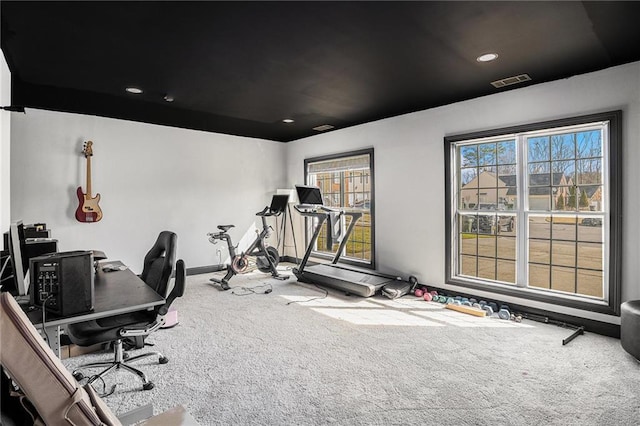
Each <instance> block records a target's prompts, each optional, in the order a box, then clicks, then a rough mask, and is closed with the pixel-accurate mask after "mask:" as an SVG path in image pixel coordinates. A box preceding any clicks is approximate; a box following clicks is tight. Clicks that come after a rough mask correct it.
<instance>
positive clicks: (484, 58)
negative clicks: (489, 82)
mask: <svg viewBox="0 0 640 426" xmlns="http://www.w3.org/2000/svg"><path fill="white" fill-rule="evenodd" d="M497 58H498V54H497V53H485V54H484V55H480V56H478V57H477V58H476V61H478V62H490V61H493V60H495V59H497Z"/></svg>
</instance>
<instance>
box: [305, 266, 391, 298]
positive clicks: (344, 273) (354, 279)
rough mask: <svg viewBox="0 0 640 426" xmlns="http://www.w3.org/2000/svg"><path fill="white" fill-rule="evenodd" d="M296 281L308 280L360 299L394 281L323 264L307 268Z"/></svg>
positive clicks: (371, 294) (389, 278)
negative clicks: (354, 295)
mask: <svg viewBox="0 0 640 426" xmlns="http://www.w3.org/2000/svg"><path fill="white" fill-rule="evenodd" d="M298 279H299V280H300V281H306V280H309V281H311V282H315V283H318V284H320V285H326V286H327V287H332V288H336V289H338V290H343V291H345V292H347V293H352V294H356V295H358V296H362V297H370V296H373V295H374V294H376V293H377V292H378V290H380V289H381V288H382V286H384V285H385V284H389V283H390V282H393V281H395V279H394V278H391V277H385V276H380V275H371V274H367V273H363V272H359V271H354V270H351V269H346V268H344V267H342V266H334V265H325V264H320V265H313V266H307V267H306V268H304V271H303V272H302V276H299V277H298Z"/></svg>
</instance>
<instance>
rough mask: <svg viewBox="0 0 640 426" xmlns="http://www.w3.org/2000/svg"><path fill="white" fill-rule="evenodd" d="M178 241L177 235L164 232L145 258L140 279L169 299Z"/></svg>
mask: <svg viewBox="0 0 640 426" xmlns="http://www.w3.org/2000/svg"><path fill="white" fill-rule="evenodd" d="M177 240H178V236H177V235H176V234H175V233H173V232H171V231H162V232H161V233H160V235H158V239H157V240H156V242H155V244H154V245H153V247H151V250H149V252H148V253H147V255H146V256H145V257H144V265H143V269H142V274H140V278H142V281H144V282H145V283H147V285H148V286H149V287H151V288H152V289H154V290H155V292H156V293H158V294H159V295H160V296H162V297H167V285H168V283H169V278H171V272H173V265H174V263H175V259H176V246H177Z"/></svg>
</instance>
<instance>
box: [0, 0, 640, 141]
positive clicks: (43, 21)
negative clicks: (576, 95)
mask: <svg viewBox="0 0 640 426" xmlns="http://www.w3.org/2000/svg"><path fill="white" fill-rule="evenodd" d="M0 8H1V9H0V13H1V19H2V51H3V52H4V55H5V57H6V60H7V63H8V65H9V68H10V70H11V73H12V104H13V105H19V106H25V107H33V108H43V109H50V110H57V111H69V112H78V113H84V114H93V115H100V116H106V117H114V118H121V119H128V120H135V121H142V122H147V123H156V124H164V125H169V126H176V127H184V128H190V129H198V130H205V131H211V132H220V133H226V134H233V135H243V136H251V137H258V138H264V139H270V140H276V141H283V142H286V141H291V140H295V139H299V138H302V137H305V136H309V135H314V134H318V131H316V130H313V128H314V127H317V126H321V125H325V124H328V125H331V126H334V128H336V129H338V128H344V127H348V126H352V125H355V124H360V123H365V122H369V121H373V120H377V119H381V118H385V117H391V116H395V115H399V114H403V113H407V112H412V111H418V110H423V109H427V108H432V107H436V106H440V105H446V104H450V103H452V102H457V101H462V100H465V99H471V98H476V97H478V96H483V95H489V94H492V93H496V92H500V91H504V90H509V89H512V88H519V87H523V86H525V85H527V84H537V83H541V82H545V81H550V80H556V79H561V78H567V77H570V76H572V75H576V74H582V73H585V72H590V71H595V70H599V69H604V68H608V67H611V66H615V65H619V64H624V63H627V62H633V61H637V60H640V43H638V40H640V24H639V22H640V2H609V1H605V2H577V1H568V2H537V1H535V2H522V1H518V2H457V1H453V2H435V1H431V2H363V1H358V2H241V1H237V2H203V1H199V2H184V1H183V2H177V1H176V2H170V1H165V2H149V1H144V2H121V1H117V2H115V1H114V2H93V1H92V2H88V1H87V2H76V1H74V2H52V1H46V2H31V1H19V2H14V1H6V0H3V1H2V2H0ZM487 52H496V53H498V55H499V57H498V59H497V60H495V61H493V62H488V63H481V62H478V61H476V58H477V57H478V56H479V55H480V54H483V53H487ZM521 74H528V75H529V76H530V77H531V81H528V82H523V83H519V84H515V85H511V86H506V87H503V88H499V89H496V88H495V87H494V86H492V85H491V82H493V81H495V80H499V79H504V78H507V77H512V76H516V75H521ZM130 86H135V87H139V88H141V89H143V90H144V93H142V94H138V95H134V94H130V93H127V92H125V88H126V87H130ZM166 95H169V96H171V97H173V99H174V101H173V102H171V103H169V102H166V101H165V100H164V99H163V98H164V97H165V96H166ZM284 118H292V119H294V120H295V122H294V123H292V124H285V123H283V122H282V120H283V119H284Z"/></svg>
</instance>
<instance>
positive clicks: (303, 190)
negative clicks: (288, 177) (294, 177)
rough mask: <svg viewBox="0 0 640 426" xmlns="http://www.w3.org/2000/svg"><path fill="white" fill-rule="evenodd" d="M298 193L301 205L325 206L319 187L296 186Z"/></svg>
mask: <svg viewBox="0 0 640 426" xmlns="http://www.w3.org/2000/svg"><path fill="white" fill-rule="evenodd" d="M296 192H297V193H298V200H300V204H319V205H322V204H323V202H322V193H321V192H320V188H318V187H315V186H304V185H296Z"/></svg>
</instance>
